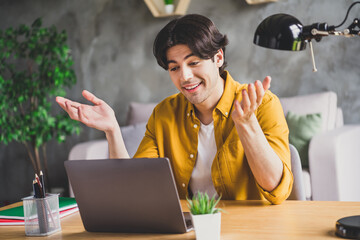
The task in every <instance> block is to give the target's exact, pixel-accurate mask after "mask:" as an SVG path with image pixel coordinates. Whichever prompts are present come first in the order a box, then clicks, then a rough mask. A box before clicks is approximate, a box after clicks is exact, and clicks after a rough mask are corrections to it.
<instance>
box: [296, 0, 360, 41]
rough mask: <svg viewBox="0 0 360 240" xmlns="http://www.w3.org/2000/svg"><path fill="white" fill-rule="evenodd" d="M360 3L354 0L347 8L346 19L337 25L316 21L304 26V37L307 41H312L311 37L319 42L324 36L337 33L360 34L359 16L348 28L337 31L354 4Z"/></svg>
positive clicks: (342, 34)
mask: <svg viewBox="0 0 360 240" xmlns="http://www.w3.org/2000/svg"><path fill="white" fill-rule="evenodd" d="M358 3H360V1H357V2H354V3H353V4H351V5H350V7H349V8H348V10H347V13H346V16H345V19H344V21H342V23H340V24H339V25H337V26H328V24H327V23H314V24H311V25H308V26H304V27H303V32H302V38H303V39H304V40H307V41H311V39H315V40H316V41H317V42H319V41H320V40H321V38H322V37H324V36H329V35H335V36H345V37H354V36H360V30H359V29H360V21H359V19H358V18H355V19H354V20H353V22H352V23H351V24H350V25H349V27H348V28H346V29H344V30H343V31H337V30H335V29H336V28H338V27H340V26H342V25H343V24H344V23H345V22H346V20H347V18H348V16H349V12H350V10H351V9H352V8H353V7H354V5H356V4H358Z"/></svg>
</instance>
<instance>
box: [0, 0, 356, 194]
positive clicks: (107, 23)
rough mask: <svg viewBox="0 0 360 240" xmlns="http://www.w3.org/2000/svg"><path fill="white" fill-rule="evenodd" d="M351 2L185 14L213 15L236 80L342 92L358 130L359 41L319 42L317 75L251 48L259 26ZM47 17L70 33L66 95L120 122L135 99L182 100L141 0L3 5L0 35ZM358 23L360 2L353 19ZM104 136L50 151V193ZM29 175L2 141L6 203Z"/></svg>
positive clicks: (225, 1)
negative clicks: (94, 104)
mask: <svg viewBox="0 0 360 240" xmlns="http://www.w3.org/2000/svg"><path fill="white" fill-rule="evenodd" d="M352 2H354V1H350V0H345V1H339V0H327V1H320V0H318V1H312V0H302V1H299V0H279V1H278V2H277V3H269V4H262V5H256V6H250V5H247V4H246V3H245V1H244V0H222V1H219V0H206V1H205V0H203V1H200V0H192V2H191V4H190V7H189V9H188V13H200V14H203V15H206V16H208V17H209V18H211V19H212V20H213V21H214V22H215V24H216V25H217V26H218V28H219V29H220V31H221V32H223V33H226V34H227V35H228V37H229V39H230V45H229V46H228V48H227V60H228V63H229V66H228V68H227V69H228V70H229V71H230V72H231V74H232V76H233V77H234V78H235V79H236V80H238V81H240V82H253V81H254V80H256V79H260V80H262V79H263V77H264V76H266V75H271V76H272V77H273V81H272V87H271V89H272V91H273V92H274V93H276V94H277V95H278V96H294V95H299V94H309V93H315V92H322V91H328V90H331V91H334V92H336V93H337V94H338V105H339V106H340V107H342V109H343V111H344V119H345V123H347V124H350V123H360V113H359V112H360V97H359V96H358V93H359V91H360V84H359V83H360V77H359V76H360V67H359V65H360V64H359V60H360V57H359V52H360V38H351V39H350V38H349V39H347V38H343V37H328V38H324V39H323V40H322V41H321V42H320V43H315V44H314V48H315V58H316V61H317V67H318V69H319V72H317V73H313V72H312V66H311V57H310V53H309V50H308V49H307V50H306V51H302V52H297V53H291V52H282V51H274V50H268V49H264V48H260V47H257V46H255V45H253V43H252V40H253V34H254V31H255V29H256V27H257V25H258V24H259V23H260V21H261V20H262V19H264V18H265V17H267V16H269V15H271V14H275V13H279V12H283V13H288V14H292V15H294V16H296V17H297V18H298V19H299V20H300V21H301V22H302V23H303V24H305V25H306V24H310V23H314V22H325V21H326V22H327V23H329V24H331V25H336V24H339V23H340V22H341V21H342V20H343V18H344V17H345V14H346V10H347V8H348V6H350V4H351V3H352ZM37 17H43V25H44V26H50V25H53V24H54V25H55V26H57V28H58V29H59V30H61V29H65V30H66V31H67V33H68V36H69V39H68V43H69V45H70V47H71V49H72V54H73V57H74V60H75V66H74V68H75V71H76V75H77V78H78V82H77V84H76V86H74V87H73V88H72V89H71V90H69V91H68V96H69V97H70V98H72V99H74V100H78V101H83V99H82V98H81V91H82V89H87V90H89V91H92V92H93V93H95V94H96V95H97V96H98V97H100V98H102V99H103V100H105V101H106V102H108V103H109V105H110V106H112V107H113V108H114V110H115V112H116V115H117V118H118V120H119V123H120V125H123V124H125V119H126V111H127V107H128V104H129V102H130V101H140V102H149V101H160V100H161V99H163V98H165V97H166V96H168V95H170V94H173V93H176V89H175V87H174V86H173V85H172V83H171V81H170V79H169V77H168V74H167V72H165V71H164V70H163V69H161V68H160V67H159V66H158V65H157V63H156V61H155V58H154V57H153V55H152V44H153V40H154V38H155V35H156V33H157V32H158V31H159V30H160V29H161V28H162V27H163V26H164V25H165V24H166V23H167V22H168V21H169V18H154V17H153V16H152V15H151V13H150V11H149V9H148V8H147V7H146V5H145V3H144V2H143V1H142V0H76V1H72V0H62V1H46V0H41V1H40V0H39V1H35V0H33V1H29V0H16V1H14V0H1V1H0V28H1V29H5V28H8V27H10V26H13V27H16V26H18V25H19V24H21V23H27V24H31V23H32V22H33V21H34V19H35V18H37ZM355 17H360V5H357V6H355V7H354V8H353V10H352V12H351V14H350V16H349V18H350V19H353V18H355ZM103 137H104V135H103V133H101V132H99V131H96V130H90V129H87V128H85V127H84V128H83V131H82V133H81V135H80V136H72V137H69V138H68V140H67V141H66V142H65V143H64V144H61V145H59V144H57V143H56V142H50V144H49V147H48V155H49V164H50V175H51V182H52V185H53V186H57V187H64V188H67V179H66V175H65V170H64V167H63V161H64V160H66V159H67V156H68V153H69V151H70V149H71V147H72V146H73V145H74V144H76V143H78V142H81V141H86V140H90V139H97V138H103ZM32 177H33V175H32V169H31V166H30V163H29V160H28V159H27V155H26V152H25V150H24V149H23V147H22V146H21V145H20V144H18V143H12V144H9V145H8V146H5V145H4V144H2V143H1V144H0V183H1V184H0V201H5V200H9V201H18V200H20V198H21V197H24V196H26V195H28V194H29V192H30V191H31V180H32Z"/></svg>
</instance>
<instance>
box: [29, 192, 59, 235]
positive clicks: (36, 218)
mask: <svg viewBox="0 0 360 240" xmlns="http://www.w3.org/2000/svg"><path fill="white" fill-rule="evenodd" d="M22 200H23V206H24V220H25V234H26V235H27V236H48V235H51V234H53V233H55V232H57V231H60V230H61V225H60V216H59V195H58V194H47V195H46V197H45V198H35V197H32V196H30V197H26V198H23V199H22Z"/></svg>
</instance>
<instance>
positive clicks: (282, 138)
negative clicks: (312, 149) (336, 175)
mask: <svg viewBox="0 0 360 240" xmlns="http://www.w3.org/2000/svg"><path fill="white" fill-rule="evenodd" d="M256 116H257V119H258V121H259V124H260V126H261V128H262V130H263V132H264V135H265V137H266V139H267V140H268V142H269V144H270V146H271V148H272V149H273V150H274V151H275V153H276V154H277V155H278V157H279V158H280V159H281V161H282V162H283V173H282V178H281V180H280V183H279V184H278V186H277V187H276V188H275V189H273V190H272V191H271V192H268V191H266V190H264V189H262V188H261V187H260V186H259V185H257V186H258V188H259V189H260V192H261V193H262V195H263V196H264V197H265V198H266V199H267V200H268V201H269V202H271V203H272V204H280V203H282V202H283V201H285V200H286V199H287V198H288V196H289V195H290V193H291V190H292V185H293V175H292V172H291V156H290V149H289V128H288V126H287V123H286V120H285V116H284V112H283V109H282V106H281V103H280V100H279V99H278V97H276V96H275V95H274V94H272V93H271V92H270V91H267V92H266V94H265V96H264V98H263V102H262V104H261V105H260V106H259V108H258V110H257V113H256Z"/></svg>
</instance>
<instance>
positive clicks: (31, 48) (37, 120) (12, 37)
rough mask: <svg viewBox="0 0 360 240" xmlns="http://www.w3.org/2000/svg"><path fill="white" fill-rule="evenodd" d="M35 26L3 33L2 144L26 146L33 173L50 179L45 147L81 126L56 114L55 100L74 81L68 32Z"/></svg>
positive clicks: (0, 48) (0, 83)
mask: <svg viewBox="0 0 360 240" xmlns="http://www.w3.org/2000/svg"><path fill="white" fill-rule="evenodd" d="M41 25H42V19H41V18H38V19H36V20H35V21H34V22H33V24H32V25H31V26H27V25H24V24H21V25H20V26H19V27H17V28H12V27H10V28H8V29H6V30H0V110H1V117H0V142H3V143H5V144H8V143H9V142H11V141H17V142H20V143H22V144H23V145H24V146H25V148H26V150H27V153H28V157H29V160H30V162H31V164H32V167H33V169H34V171H35V173H37V174H39V172H40V170H44V175H45V178H46V180H47V185H48V186H49V181H48V167H47V157H46V143H47V142H48V141H50V140H51V139H54V138H55V139H57V141H58V142H63V141H64V140H65V137H66V136H67V135H70V134H73V133H79V131H80V127H79V125H78V123H77V122H75V121H73V120H71V119H69V118H68V116H67V115H66V114H65V113H61V114H56V113H55V112H54V111H52V108H51V106H52V101H53V99H54V96H58V95H60V96H65V90H64V87H71V86H72V85H74V84H75V83H76V76H75V72H74V70H73V69H72V65H73V60H72V58H71V55H70V49H69V47H68V46H67V44H66V40H67V35H66V33H65V31H62V32H60V33H58V32H57V30H56V27H55V26H52V27H50V28H46V27H41Z"/></svg>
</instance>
